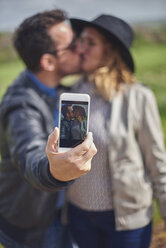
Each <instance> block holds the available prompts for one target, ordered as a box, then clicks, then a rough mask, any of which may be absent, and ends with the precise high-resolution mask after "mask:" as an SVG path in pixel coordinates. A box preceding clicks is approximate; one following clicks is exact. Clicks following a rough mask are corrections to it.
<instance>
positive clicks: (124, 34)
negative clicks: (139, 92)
mask: <svg viewBox="0 0 166 248" xmlns="http://www.w3.org/2000/svg"><path fill="white" fill-rule="evenodd" d="M70 21H71V25H72V28H73V30H74V31H75V32H76V33H77V34H78V35H79V34H80V33H81V31H82V30H83V29H84V28H85V27H87V26H91V27H94V28H96V29H98V30H99V31H100V32H101V33H102V34H103V35H104V36H106V37H107V39H108V40H109V41H110V42H111V43H113V44H115V45H116V46H117V47H118V48H119V49H120V54H121V56H122V59H123V60H124V62H125V63H126V64H127V65H128V67H129V69H130V70H131V71H132V72H134V61H133V58H132V55H131V53H130V50H129V49H130V47H131V44H132V42H133V39H134V33H133V30H132V28H131V27H130V26H129V25H128V24H127V23H126V22H125V21H123V20H122V19H120V18H118V17H115V16H111V15H100V16H98V17H97V18H95V19H94V20H92V21H85V20H81V19H76V18H71V19H70Z"/></svg>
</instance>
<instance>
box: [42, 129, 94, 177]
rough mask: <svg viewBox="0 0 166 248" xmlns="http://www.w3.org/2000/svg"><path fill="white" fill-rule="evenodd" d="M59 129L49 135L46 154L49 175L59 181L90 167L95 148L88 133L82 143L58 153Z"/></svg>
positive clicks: (90, 134) (80, 173) (75, 175)
mask: <svg viewBox="0 0 166 248" xmlns="http://www.w3.org/2000/svg"><path fill="white" fill-rule="evenodd" d="M58 139H59V129H58V128H55V130H54V132H52V133H51V134H50V135H49V138H48V142H47V146H46V154H47V157H48V161H49V170H50V173H51V175H52V176H53V177H54V178H55V179H57V180H59V181H70V180H73V179H76V178H78V177H80V176H82V175H83V174H85V173H87V172H88V171H90V169H91V160H92V158H93V156H94V155H95V154H96V152H97V150H96V147H95V145H94V143H93V136H92V133H88V135H87V136H86V138H85V140H84V141H83V143H81V144H80V145H78V146H76V147H74V148H73V149H71V150H69V151H67V152H63V153H62V152H61V153H58V149H57V148H58Z"/></svg>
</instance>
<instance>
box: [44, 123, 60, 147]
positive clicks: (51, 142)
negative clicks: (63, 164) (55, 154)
mask: <svg viewBox="0 0 166 248" xmlns="http://www.w3.org/2000/svg"><path fill="white" fill-rule="evenodd" d="M58 138H59V128H57V127H56V128H55V129H54V131H53V132H52V133H51V134H50V135H49V136H48V141H47V147H46V149H47V150H50V149H52V150H54V151H57V147H58Z"/></svg>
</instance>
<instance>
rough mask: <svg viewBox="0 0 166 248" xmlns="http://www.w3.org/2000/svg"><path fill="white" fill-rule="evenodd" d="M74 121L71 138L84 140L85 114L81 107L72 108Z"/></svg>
mask: <svg viewBox="0 0 166 248" xmlns="http://www.w3.org/2000/svg"><path fill="white" fill-rule="evenodd" d="M73 116H74V118H75V119H74V120H73V123H72V127H71V136H72V138H73V139H75V140H84V139H85V137H86V130H87V128H86V118H87V117H86V113H85V109H84V107H82V106H78V105H74V106H73Z"/></svg>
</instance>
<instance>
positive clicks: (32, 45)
mask: <svg viewBox="0 0 166 248" xmlns="http://www.w3.org/2000/svg"><path fill="white" fill-rule="evenodd" d="M66 19H67V14H66V12H64V11H62V10H59V9H56V10H51V11H44V12H41V13H38V14H35V15H33V16H31V17H29V18H27V19H25V20H24V21H23V22H22V24H21V25H20V26H19V27H18V29H17V30H16V32H15V34H14V37H13V43H14V47H15V48H16V50H17V52H18V54H19V56H20V57H21V58H22V60H23V61H24V63H25V64H26V67H27V68H28V69H29V70H31V71H33V72H36V71H39V70H40V58H41V56H42V54H44V53H46V52H51V51H54V50H55V49H56V47H55V42H53V41H52V39H51V37H50V35H49V34H48V31H49V29H50V28H51V27H52V26H53V25H55V24H58V23H60V22H62V21H64V20H66Z"/></svg>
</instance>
